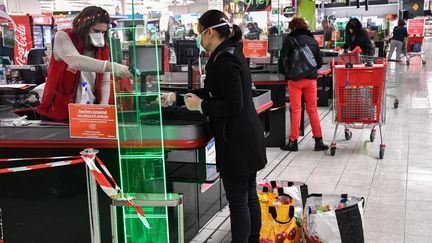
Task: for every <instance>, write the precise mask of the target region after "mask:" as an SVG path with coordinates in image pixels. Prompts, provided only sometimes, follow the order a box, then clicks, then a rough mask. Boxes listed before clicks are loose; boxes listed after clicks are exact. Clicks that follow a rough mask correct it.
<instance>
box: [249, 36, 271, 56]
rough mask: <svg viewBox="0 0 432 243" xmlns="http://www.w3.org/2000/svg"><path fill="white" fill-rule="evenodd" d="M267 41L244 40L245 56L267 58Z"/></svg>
mask: <svg viewBox="0 0 432 243" xmlns="http://www.w3.org/2000/svg"><path fill="white" fill-rule="evenodd" d="M267 45H268V41H267V40H243V54H244V56H245V57H246V58H263V57H267V47H268V46H267Z"/></svg>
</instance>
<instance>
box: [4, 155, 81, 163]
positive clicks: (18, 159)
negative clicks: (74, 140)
mask: <svg viewBox="0 0 432 243" xmlns="http://www.w3.org/2000/svg"><path fill="white" fill-rule="evenodd" d="M77 158H81V156H58V157H41V158H11V159H0V162H11V161H24V160H25V161H34V160H53V159H77ZM83 162H84V161H83Z"/></svg>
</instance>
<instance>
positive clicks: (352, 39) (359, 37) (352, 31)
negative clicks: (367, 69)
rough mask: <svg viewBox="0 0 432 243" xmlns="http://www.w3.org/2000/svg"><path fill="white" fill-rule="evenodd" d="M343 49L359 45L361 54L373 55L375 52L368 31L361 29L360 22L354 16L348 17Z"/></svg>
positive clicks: (350, 48)
mask: <svg viewBox="0 0 432 243" xmlns="http://www.w3.org/2000/svg"><path fill="white" fill-rule="evenodd" d="M345 36H346V40H345V45H344V49H345V50H351V51H352V50H354V48H356V47H358V46H359V47H360V48H361V50H362V52H363V54H364V55H366V56H373V55H374V53H375V47H374V45H373V44H372V41H371V39H370V37H369V34H368V32H367V31H366V30H365V29H363V27H362V24H361V23H360V21H359V20H358V19H356V18H352V19H350V21H348V23H347V25H346V29H345Z"/></svg>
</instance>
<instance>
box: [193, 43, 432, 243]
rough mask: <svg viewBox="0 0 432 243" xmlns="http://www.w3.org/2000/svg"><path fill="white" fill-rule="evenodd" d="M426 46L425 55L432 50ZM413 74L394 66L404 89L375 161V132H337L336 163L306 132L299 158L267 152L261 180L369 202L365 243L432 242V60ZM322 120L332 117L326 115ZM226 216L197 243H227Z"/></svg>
mask: <svg viewBox="0 0 432 243" xmlns="http://www.w3.org/2000/svg"><path fill="white" fill-rule="evenodd" d="M431 49H432V43H431V42H430V41H429V43H428V45H427V46H425V50H426V51H428V50H431ZM427 60H428V62H429V63H428V64H427V65H426V66H422V65H421V64H417V63H416V64H414V63H413V64H411V65H410V66H409V67H407V66H405V65H403V66H400V65H396V64H394V63H392V64H391V66H390V68H389V74H388V78H389V79H390V80H396V81H399V82H400V84H401V85H400V87H398V88H395V89H392V90H390V91H389V92H390V93H392V94H396V95H398V96H399V98H400V106H399V109H397V110H396V109H393V108H392V106H393V104H392V102H393V99H391V98H389V99H387V101H388V103H387V124H386V126H384V128H383V129H384V133H385V135H384V136H385V137H384V140H385V144H386V152H385V157H384V159H383V160H378V159H377V158H378V152H379V141H376V142H374V143H371V142H370V141H369V134H370V130H366V129H365V130H353V138H352V140H351V141H345V139H344V135H343V131H342V132H339V136H338V141H337V142H338V150H337V153H336V156H335V157H332V156H330V155H329V153H326V154H324V153H320V152H312V150H313V145H314V142H313V140H312V137H311V134H310V133H309V134H308V135H307V136H306V137H304V138H303V140H302V141H301V142H300V151H299V152H296V153H288V152H284V151H280V150H279V149H273V148H272V149H268V150H267V155H268V159H269V164H268V165H267V167H266V168H265V169H263V170H262V171H261V172H260V173H259V179H269V180H271V179H276V178H277V179H284V180H295V181H305V182H306V183H307V184H308V185H309V190H310V192H320V193H349V194H353V195H357V196H363V197H365V198H366V199H367V203H366V211H365V222H364V229H365V237H366V242H367V243H387V242H392V243H399V242H406V243H423V242H424V243H429V242H430V238H431V237H432V231H431V230H430V229H432V222H431V221H430V220H429V219H431V218H432V120H431V113H432V109H431V104H432V58H431V56H428V57H427ZM321 112H322V114H323V115H324V114H326V113H328V110H327V111H321ZM322 126H323V131H324V140H326V142H327V143H330V141H331V137H332V134H333V131H334V125H333V124H332V117H331V112H330V113H328V115H326V116H325V117H324V118H323V120H322ZM229 230H230V223H229V212H228V209H227V208H226V209H224V210H223V211H222V212H221V213H219V214H218V215H217V216H216V217H215V218H214V219H213V220H212V221H211V222H210V223H209V224H208V225H207V226H206V227H205V229H203V230H202V231H201V233H200V235H198V236H197V237H196V238H195V239H194V241H192V242H230V232H229Z"/></svg>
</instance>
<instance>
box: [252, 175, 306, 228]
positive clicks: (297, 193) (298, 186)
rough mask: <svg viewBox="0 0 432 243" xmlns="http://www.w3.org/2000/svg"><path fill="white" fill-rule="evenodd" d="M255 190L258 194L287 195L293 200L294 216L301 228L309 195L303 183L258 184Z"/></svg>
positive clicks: (277, 182) (272, 182) (276, 181)
mask: <svg viewBox="0 0 432 243" xmlns="http://www.w3.org/2000/svg"><path fill="white" fill-rule="evenodd" d="M257 190H258V192H277V193H279V194H287V195H289V196H290V197H291V198H292V199H293V200H294V215H295V217H296V219H297V221H299V222H298V223H299V225H300V226H301V220H302V218H303V208H304V205H305V203H306V199H307V197H308V194H309V192H308V186H307V185H306V184H305V183H303V182H297V181H283V180H275V181H265V182H258V187H257Z"/></svg>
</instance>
